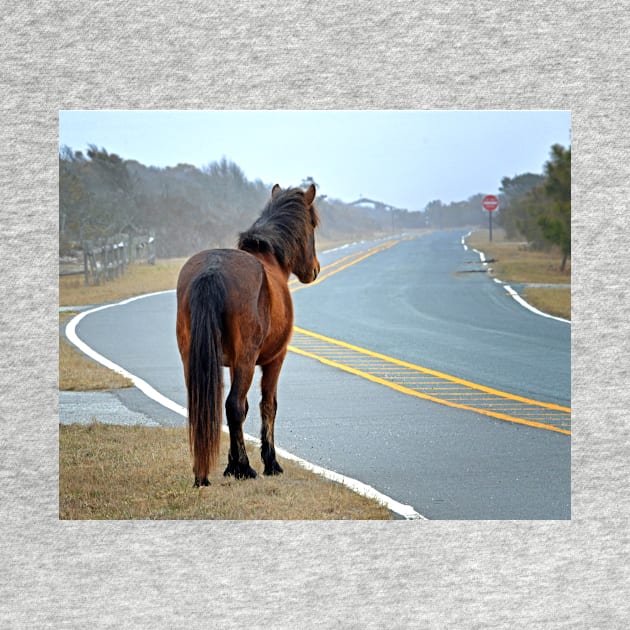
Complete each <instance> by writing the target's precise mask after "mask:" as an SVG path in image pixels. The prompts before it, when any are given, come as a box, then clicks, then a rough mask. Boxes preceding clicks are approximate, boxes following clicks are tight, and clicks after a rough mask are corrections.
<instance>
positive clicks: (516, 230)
mask: <svg viewBox="0 0 630 630" xmlns="http://www.w3.org/2000/svg"><path fill="white" fill-rule="evenodd" d="M543 182H544V177H543V176H542V175H535V174H533V173H523V174H522V175H515V176H514V177H512V178H510V177H504V178H503V179H502V180H501V186H500V188H499V193H500V202H501V211H500V213H499V216H498V224H499V225H500V226H501V227H502V228H503V229H504V230H505V235H506V236H507V238H509V239H515V238H517V237H518V236H519V235H523V236H524V237H525V238H526V239H527V240H528V241H530V242H538V241H540V238H541V235H540V228H539V227H538V225H537V224H536V223H535V222H534V224H533V229H532V222H531V220H530V205H531V204H530V202H529V199H528V195H529V193H530V192H531V191H532V190H534V189H535V188H536V187H537V186H541V185H542V183H543Z"/></svg>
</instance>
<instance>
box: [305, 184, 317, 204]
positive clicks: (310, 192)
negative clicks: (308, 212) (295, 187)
mask: <svg viewBox="0 0 630 630" xmlns="http://www.w3.org/2000/svg"><path fill="white" fill-rule="evenodd" d="M315 193H316V191H315V184H311V185H310V186H309V187H308V189H307V191H306V192H305V193H304V201H306V205H307V206H310V205H311V204H312V203H313V200H314V199H315Z"/></svg>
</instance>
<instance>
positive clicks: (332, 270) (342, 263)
mask: <svg viewBox="0 0 630 630" xmlns="http://www.w3.org/2000/svg"><path fill="white" fill-rule="evenodd" d="M409 238H410V237H408V236H407V237H403V238H399V239H396V240H392V241H387V242H385V243H380V244H379V245H376V246H375V247H372V248H371V249H368V250H367V251H365V252H355V253H354V254H349V255H348V256H344V257H343V258H340V259H339V260H336V261H335V262H332V263H330V264H329V265H326V266H325V267H323V268H322V269H321V271H320V273H319V276H318V277H317V280H315V281H314V282H311V283H310V284H300V283H299V282H298V280H297V278H293V280H291V281H290V282H289V287H290V288H291V293H295V292H296V291H300V290H302V289H307V288H308V287H312V286H315V285H316V284H319V283H320V282H323V281H324V280H327V279H328V278H330V277H331V276H334V275H335V274H336V273H339V272H340V271H343V270H344V269H348V267H352V265H356V264H357V263H360V262H361V261H363V260H365V259H366V258H369V257H370V256H374V254H378V253H379V252H384V251H385V250H386V249H389V248H390V247H393V246H394V245H398V243H400V242H401V241H405V240H409Z"/></svg>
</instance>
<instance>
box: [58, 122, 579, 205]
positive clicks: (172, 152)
mask: <svg viewBox="0 0 630 630" xmlns="http://www.w3.org/2000/svg"><path fill="white" fill-rule="evenodd" d="M570 142H571V115H570V112H568V111H396V110H388V111H361V110H356V111H326V110H320V111H251V110H250V111H178V110H172V111H168V110H161V111H61V112H60V113H59V144H60V145H68V146H70V147H71V148H72V149H74V150H82V151H85V149H86V147H87V146H88V145H89V144H94V145H97V146H98V147H99V148H105V149H106V150H107V151H108V152H109V153H117V154H118V155H119V156H121V157H122V158H125V159H133V160H137V161H138V162H141V163H143V164H145V165H147V166H151V165H152V166H159V167H164V166H175V165H177V164H180V163H186V164H193V165H195V166H198V167H202V166H205V165H206V164H209V163H210V162H214V161H217V160H220V159H221V158H222V157H226V158H227V159H228V160H231V161H233V162H235V163H236V164H238V165H239V166H240V167H241V168H242V169H243V171H244V172H245V175H246V176H247V178H248V179H250V180H252V181H253V180H256V179H261V180H262V181H263V182H265V183H266V184H275V183H279V184H280V185H281V186H283V187H286V186H292V185H299V184H300V182H301V181H302V180H303V179H304V178H306V177H309V176H310V177H313V179H314V180H315V181H316V182H317V183H318V184H319V186H320V189H319V192H320V193H321V194H326V195H328V196H330V197H335V198H338V199H342V200H343V201H346V202H351V201H354V200H356V199H358V198H359V197H368V198H371V199H376V200H378V201H383V202H385V203H388V204H391V205H394V206H397V207H400V208H407V209H408V210H422V209H424V207H425V206H426V204H427V203H428V202H429V201H432V200H434V199H440V200H441V201H443V202H445V203H449V202H451V201H461V200H463V199H467V198H468V197H470V196H471V195H474V194H476V193H484V194H493V193H497V192H498V189H499V186H500V184H501V179H502V178H503V177H505V176H508V177H513V176H514V175H519V174H521V173H526V172H532V173H542V171H543V165H544V163H545V161H546V160H547V159H548V158H549V151H550V149H551V145H553V144H555V143H559V144H562V145H563V146H565V147H568V146H569V144H570Z"/></svg>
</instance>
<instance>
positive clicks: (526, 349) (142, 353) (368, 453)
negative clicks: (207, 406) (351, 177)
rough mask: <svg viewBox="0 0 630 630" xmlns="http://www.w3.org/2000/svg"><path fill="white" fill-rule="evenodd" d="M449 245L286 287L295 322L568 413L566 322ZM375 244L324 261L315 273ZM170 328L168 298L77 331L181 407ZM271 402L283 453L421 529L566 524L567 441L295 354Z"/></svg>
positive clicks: (388, 255) (409, 245) (413, 245)
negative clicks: (524, 301)
mask: <svg viewBox="0 0 630 630" xmlns="http://www.w3.org/2000/svg"><path fill="white" fill-rule="evenodd" d="M461 235H462V233H461V232H440V233H434V234H429V235H425V236H423V237H421V238H416V239H413V240H402V241H400V242H397V243H395V244H394V245H392V246H389V247H388V248H387V249H383V250H382V251H378V252H377V253H375V254H374V255H372V256H369V257H366V258H365V259H363V260H360V261H359V262H356V264H350V265H349V266H347V268H343V269H342V270H340V271H339V272H338V273H335V274H334V275H331V276H330V277H328V278H325V279H324V281H322V282H321V283H319V284H317V285H315V286H311V287H307V288H305V289H302V290H298V291H297V292H295V293H294V303H295V311H296V324H297V325H299V326H301V327H302V328H305V329H307V330H310V331H315V332H317V333H320V334H321V335H327V336H329V337H332V338H334V339H338V340H342V341H344V342H348V343H351V344H355V345H356V346H359V347H361V348H366V349H369V350H371V351H375V352H379V353H382V354H384V355H387V356H389V357H393V358H395V359H400V360H403V361H408V362H411V363H413V364H417V365H420V366H423V367H426V368H430V369H433V370H439V371H441V372H445V373H447V374H451V375H454V376H456V377H458V378H461V379H467V380H470V381H474V382H475V383H480V384H482V385H485V386H487V387H492V388H497V389H500V390H503V391H507V392H511V393H513V394H517V395H520V396H526V397H527V398H533V399H535V400H540V401H546V402H549V403H556V404H558V405H565V406H567V407H568V406H570V398H571V396H570V326H569V325H567V324H565V323H562V322H558V321H555V320H550V319H546V318H543V317H540V316H537V315H535V314H533V313H531V312H529V311H527V310H526V309H524V308H523V307H522V306H520V305H519V304H517V303H516V302H515V301H514V300H513V299H512V298H510V297H509V296H508V295H507V294H506V292H505V290H504V289H503V288H502V287H501V286H500V285H497V284H496V283H494V282H492V280H491V279H489V278H488V277H487V276H486V274H483V273H476V272H475V271H474V270H475V269H476V268H478V267H479V265H478V260H479V259H478V256H477V255H476V254H474V253H473V252H470V251H468V252H466V251H465V250H464V249H463V248H462V245H461V242H460V241H461ZM374 246H375V244H374V243H369V244H357V245H354V246H352V247H348V248H345V249H342V250H336V251H333V252H330V253H326V254H322V255H321V256H320V260H321V263H322V267H323V268H325V267H326V266H327V265H330V264H331V263H333V262H334V261H335V260H340V259H341V258H348V257H349V256H350V255H351V254H353V253H354V252H356V251H367V250H369V249H370V248H373V247H374ZM349 260H350V262H351V261H352V259H351V258H349ZM322 275H323V273H322ZM174 321H175V297H174V294H173V293H166V294H160V295H155V296H151V297H146V298H143V299H140V300H136V301H133V302H130V303H128V304H126V305H121V306H116V307H113V308H109V309H105V310H102V311H99V312H96V313H92V314H90V315H88V316H87V317H85V318H84V319H83V320H82V321H81V322H80V324H79V326H78V327H77V333H78V335H79V337H80V338H81V339H83V340H84V341H85V342H86V343H88V344H89V345H90V346H91V347H93V348H94V349H95V350H96V351H97V352H99V353H101V354H103V355H104V356H106V357H108V358H110V359H111V360H112V361H114V362H115V363H117V364H119V365H121V366H123V367H125V368H126V369H127V370H129V371H130V372H132V373H133V374H136V375H138V376H140V377H141V378H143V379H144V380H146V381H147V382H149V383H150V384H151V385H152V386H153V387H155V388H156V389H157V390H158V391H160V392H161V393H162V394H164V395H165V396H167V397H168V398H171V399H172V400H174V401H176V402H178V403H179V404H181V405H185V401H186V392H185V387H184V382H183V376H182V370H181V364H180V360H179V355H178V352H177V348H176V343H175V335H174ZM255 389H256V388H252V392H251V393H250V416H249V417H248V420H247V422H246V426H245V429H246V431H247V432H248V433H250V434H252V435H257V434H258V431H259V419H258V404H257V391H255ZM278 399H279V410H278V418H277V422H276V441H277V444H278V445H279V446H281V447H283V448H285V449H286V450H288V451H290V452H293V453H295V454H296V455H299V456H300V457H303V458H304V459H307V460H309V461H311V462H313V463H316V464H319V465H321V466H324V467H326V468H329V469H332V470H335V471H338V472H340V473H343V474H346V475H348V476H351V477H353V478H356V479H359V480H360V481H362V482H364V483H367V484H370V485H372V486H373V487H375V488H376V489H377V490H379V491H381V492H383V493H385V494H387V495H389V496H391V497H393V498H395V499H396V500H398V501H401V502H403V503H409V504H411V505H413V506H414V508H415V509H416V510H417V511H418V512H420V513H422V514H424V515H425V516H427V517H429V518H444V519H454V518H460V519H566V518H570V436H568V435H564V434H559V433H554V432H552V431H548V430H544V429H539V428H533V427H530V426H523V425H519V424H514V423H511V422H505V421H502V420H499V419H496V418H491V417H487V416H485V415H482V414H479V413H475V412H472V411H468V410H464V409H456V408H453V407H447V406H444V405H440V404H436V403H434V402H430V401H428V400H424V399H421V398H417V397H414V396H410V395H407V394H405V393H402V392H400V391H396V390H394V389H391V388H389V387H385V386H383V385H382V384H379V383H376V382H372V381H370V380H367V379H366V378H362V377H361V376H358V375H356V374H351V373H348V372H346V371H341V370H339V369H336V368H335V367H332V366H331V365H325V364H323V363H321V362H320V361H317V360H314V359H312V358H308V357H305V356H300V355H298V354H295V353H290V354H289V356H288V358H287V362H286V364H285V367H284V369H283V372H282V374H281V378H280V386H279V395H278ZM258 467H260V466H258Z"/></svg>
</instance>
